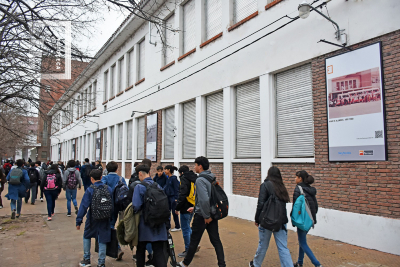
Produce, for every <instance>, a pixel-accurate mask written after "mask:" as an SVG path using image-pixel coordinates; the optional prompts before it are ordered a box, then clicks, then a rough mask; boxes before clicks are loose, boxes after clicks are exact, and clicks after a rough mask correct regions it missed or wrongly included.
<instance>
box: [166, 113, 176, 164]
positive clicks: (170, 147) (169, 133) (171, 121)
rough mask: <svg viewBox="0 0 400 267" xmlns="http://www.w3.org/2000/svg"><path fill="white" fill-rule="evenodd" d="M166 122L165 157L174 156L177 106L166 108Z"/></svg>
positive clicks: (171, 157) (170, 157)
mask: <svg viewBox="0 0 400 267" xmlns="http://www.w3.org/2000/svg"><path fill="white" fill-rule="evenodd" d="M164 116H165V124H164V158H165V159H173V158H174V148H175V145H174V138H175V107H172V108H168V109H166V110H165V115H164Z"/></svg>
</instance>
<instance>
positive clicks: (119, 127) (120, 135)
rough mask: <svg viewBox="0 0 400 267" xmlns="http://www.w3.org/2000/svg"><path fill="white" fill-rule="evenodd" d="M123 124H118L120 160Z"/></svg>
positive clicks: (120, 156) (120, 157)
mask: <svg viewBox="0 0 400 267" xmlns="http://www.w3.org/2000/svg"><path fill="white" fill-rule="evenodd" d="M123 136H124V135H123V124H122V123H120V124H118V159H119V160H122V140H123Z"/></svg>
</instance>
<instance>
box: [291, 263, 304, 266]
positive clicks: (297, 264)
mask: <svg viewBox="0 0 400 267" xmlns="http://www.w3.org/2000/svg"><path fill="white" fill-rule="evenodd" d="M293 267H303V265H300V264H299V263H298V262H296V263H295V264H293Z"/></svg>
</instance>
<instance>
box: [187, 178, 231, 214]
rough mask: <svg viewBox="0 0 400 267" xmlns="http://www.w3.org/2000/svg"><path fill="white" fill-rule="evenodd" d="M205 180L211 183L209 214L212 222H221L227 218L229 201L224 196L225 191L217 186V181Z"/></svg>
mask: <svg viewBox="0 0 400 267" xmlns="http://www.w3.org/2000/svg"><path fill="white" fill-rule="evenodd" d="M200 177H203V178H206V179H207V180H208V181H209V182H210V183H211V198H210V214H211V218H212V219H213V220H221V219H223V218H225V217H226V216H228V211H229V201H228V197H227V195H226V194H225V191H224V190H223V189H222V187H221V186H220V185H219V183H218V182H217V181H212V180H211V179H210V178H208V177H204V176H200ZM190 190H191V189H190Z"/></svg>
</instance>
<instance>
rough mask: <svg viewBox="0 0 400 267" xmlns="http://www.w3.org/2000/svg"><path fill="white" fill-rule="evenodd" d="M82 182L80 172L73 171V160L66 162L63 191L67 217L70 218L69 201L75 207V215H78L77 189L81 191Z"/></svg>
mask: <svg viewBox="0 0 400 267" xmlns="http://www.w3.org/2000/svg"><path fill="white" fill-rule="evenodd" d="M81 187H82V180H81V174H80V172H79V171H78V170H77V169H75V160H73V159H72V160H70V161H68V164H67V169H66V170H65V172H64V176H63V189H64V191H65V197H66V198H67V210H68V212H67V216H68V217H71V200H72V203H73V204H74V207H75V214H78V202H77V201H76V193H77V189H79V190H81Z"/></svg>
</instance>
